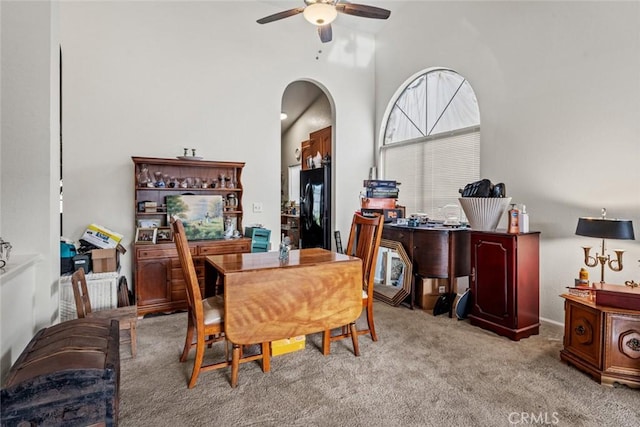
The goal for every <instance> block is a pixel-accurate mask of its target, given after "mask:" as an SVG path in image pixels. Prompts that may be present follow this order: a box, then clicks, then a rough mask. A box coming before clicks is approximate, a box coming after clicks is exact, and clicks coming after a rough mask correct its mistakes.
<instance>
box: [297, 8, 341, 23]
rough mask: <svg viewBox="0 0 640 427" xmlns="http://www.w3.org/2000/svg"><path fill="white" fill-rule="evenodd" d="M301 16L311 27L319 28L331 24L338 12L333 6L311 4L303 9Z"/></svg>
mask: <svg viewBox="0 0 640 427" xmlns="http://www.w3.org/2000/svg"><path fill="white" fill-rule="evenodd" d="M302 15H303V16H304V18H305V19H306V20H307V21H309V22H311V23H312V24H313V25H318V26H320V25H327V24H330V23H332V22H333V21H334V20H335V19H336V17H337V16H338V11H337V10H336V8H335V6H333V5H330V4H327V3H312V4H310V5H309V6H307V7H305V8H304V12H302Z"/></svg>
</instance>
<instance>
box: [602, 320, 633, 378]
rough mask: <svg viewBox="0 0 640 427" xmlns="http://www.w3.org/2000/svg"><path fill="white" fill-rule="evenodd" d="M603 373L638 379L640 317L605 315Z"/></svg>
mask: <svg viewBox="0 0 640 427" xmlns="http://www.w3.org/2000/svg"><path fill="white" fill-rule="evenodd" d="M605 337H606V338H605V340H606V342H605V352H604V368H603V370H604V372H605V373H606V374H617V375H629V376H631V377H633V378H635V379H636V380H637V379H638V377H640V315H631V314H621V313H620V314H619V313H607V314H606V329H605Z"/></svg>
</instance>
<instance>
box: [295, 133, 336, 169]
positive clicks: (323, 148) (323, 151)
mask: <svg viewBox="0 0 640 427" xmlns="http://www.w3.org/2000/svg"><path fill="white" fill-rule="evenodd" d="M331 141H332V140H331V126H328V127H326V128H323V129H320V130H317V131H314V132H311V133H310V134H309V139H308V140H307V141H303V142H302V144H301V148H302V159H301V161H302V170H307V169H313V167H312V166H311V165H310V164H309V159H313V158H315V157H316V156H317V155H318V153H320V156H321V157H322V158H323V159H324V158H325V157H327V156H329V158H330V157H331ZM315 167H316V168H318V167H321V165H315Z"/></svg>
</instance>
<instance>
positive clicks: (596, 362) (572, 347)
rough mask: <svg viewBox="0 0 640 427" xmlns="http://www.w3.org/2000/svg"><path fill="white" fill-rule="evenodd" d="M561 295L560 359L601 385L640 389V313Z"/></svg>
mask: <svg viewBox="0 0 640 427" xmlns="http://www.w3.org/2000/svg"><path fill="white" fill-rule="evenodd" d="M561 296H562V297H563V298H564V300H565V301H564V309H565V321H564V348H563V349H562V350H561V351H560V359H561V360H562V361H564V362H566V363H567V364H570V365H573V366H575V367H576V368H578V369H579V370H581V371H583V372H586V373H587V374H589V375H591V376H592V377H593V379H594V380H596V381H598V382H600V383H601V384H604V385H608V386H612V385H613V384H614V383H620V384H625V385H627V386H629V387H632V388H640V311H638V310H627V309H622V308H613V307H605V306H600V305H596V304H595V302H593V301H591V300H590V299H588V298H582V297H577V296H573V295H568V294H563V295H561Z"/></svg>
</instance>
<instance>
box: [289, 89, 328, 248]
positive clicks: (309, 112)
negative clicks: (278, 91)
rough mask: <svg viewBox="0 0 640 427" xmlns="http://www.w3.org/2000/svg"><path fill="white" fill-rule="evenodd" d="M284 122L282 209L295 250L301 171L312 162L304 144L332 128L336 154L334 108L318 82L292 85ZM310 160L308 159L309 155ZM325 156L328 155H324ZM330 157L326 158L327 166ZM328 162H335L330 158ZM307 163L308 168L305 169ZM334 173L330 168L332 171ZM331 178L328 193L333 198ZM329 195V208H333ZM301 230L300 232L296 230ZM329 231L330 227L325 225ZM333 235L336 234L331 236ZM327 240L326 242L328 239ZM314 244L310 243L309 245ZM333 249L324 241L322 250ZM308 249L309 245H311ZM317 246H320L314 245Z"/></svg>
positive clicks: (315, 165)
mask: <svg viewBox="0 0 640 427" xmlns="http://www.w3.org/2000/svg"><path fill="white" fill-rule="evenodd" d="M281 111H282V113H283V114H286V118H284V116H283V118H282V120H281V123H282V127H281V129H282V130H281V206H282V219H281V224H282V233H283V234H286V235H289V236H290V240H291V241H292V244H293V247H299V245H300V234H299V230H300V221H299V219H300V182H299V177H300V171H301V170H302V169H307V168H309V164H307V163H306V162H307V161H308V159H306V158H305V156H303V150H304V149H305V148H304V147H303V145H305V144H306V146H308V142H309V141H310V139H311V135H313V134H314V132H318V131H320V130H325V131H326V130H327V128H329V135H330V142H329V154H330V153H332V152H333V149H332V147H331V145H332V144H333V139H334V138H333V135H332V134H333V131H332V129H333V128H334V126H333V125H334V121H335V119H334V117H335V114H334V107H333V104H332V101H331V99H330V97H329V96H328V95H327V93H326V91H325V89H324V88H322V87H321V86H320V85H318V84H316V83H315V82H311V81H306V80H297V81H294V82H292V83H290V84H289V85H288V86H287V88H286V89H285V91H284V93H283V95H282V110H281ZM307 157H308V156H307ZM321 157H324V155H321ZM326 160H327V159H326V158H325V159H324V161H325V163H326ZM328 160H330V161H332V160H333V159H332V158H331V156H330V155H329V157H328ZM303 162H305V165H304V166H303ZM321 163H322V162H320V161H318V159H316V161H315V163H314V164H313V165H312V168H320V167H322V166H323V165H324V164H321ZM329 170H330V169H329ZM331 182H332V180H331V179H329V185H328V190H329V191H328V194H329V195H332V194H333V192H332V191H331V190H332V188H331V184H330V183H331ZM332 197H333V196H329V200H328V201H329V203H328V206H333V203H332V200H331V198H332ZM333 218H334V213H333V211H332V210H330V212H329V213H328V218H327V220H328V221H325V223H328V231H329V232H330V233H332V230H331V229H330V228H331V224H332V223H333ZM296 228H297V230H296ZM324 228H325V229H326V228H327V225H326V224H325V227H324ZM331 235H332V234H331ZM325 240H326V239H325ZM309 242H310V241H309V240H307V241H306V243H309ZM327 245H328V248H331V245H332V243H331V241H330V240H329V242H324V244H322V245H321V246H322V247H327ZM307 246H308V245H307ZM313 246H316V244H315V243H314V244H313Z"/></svg>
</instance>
